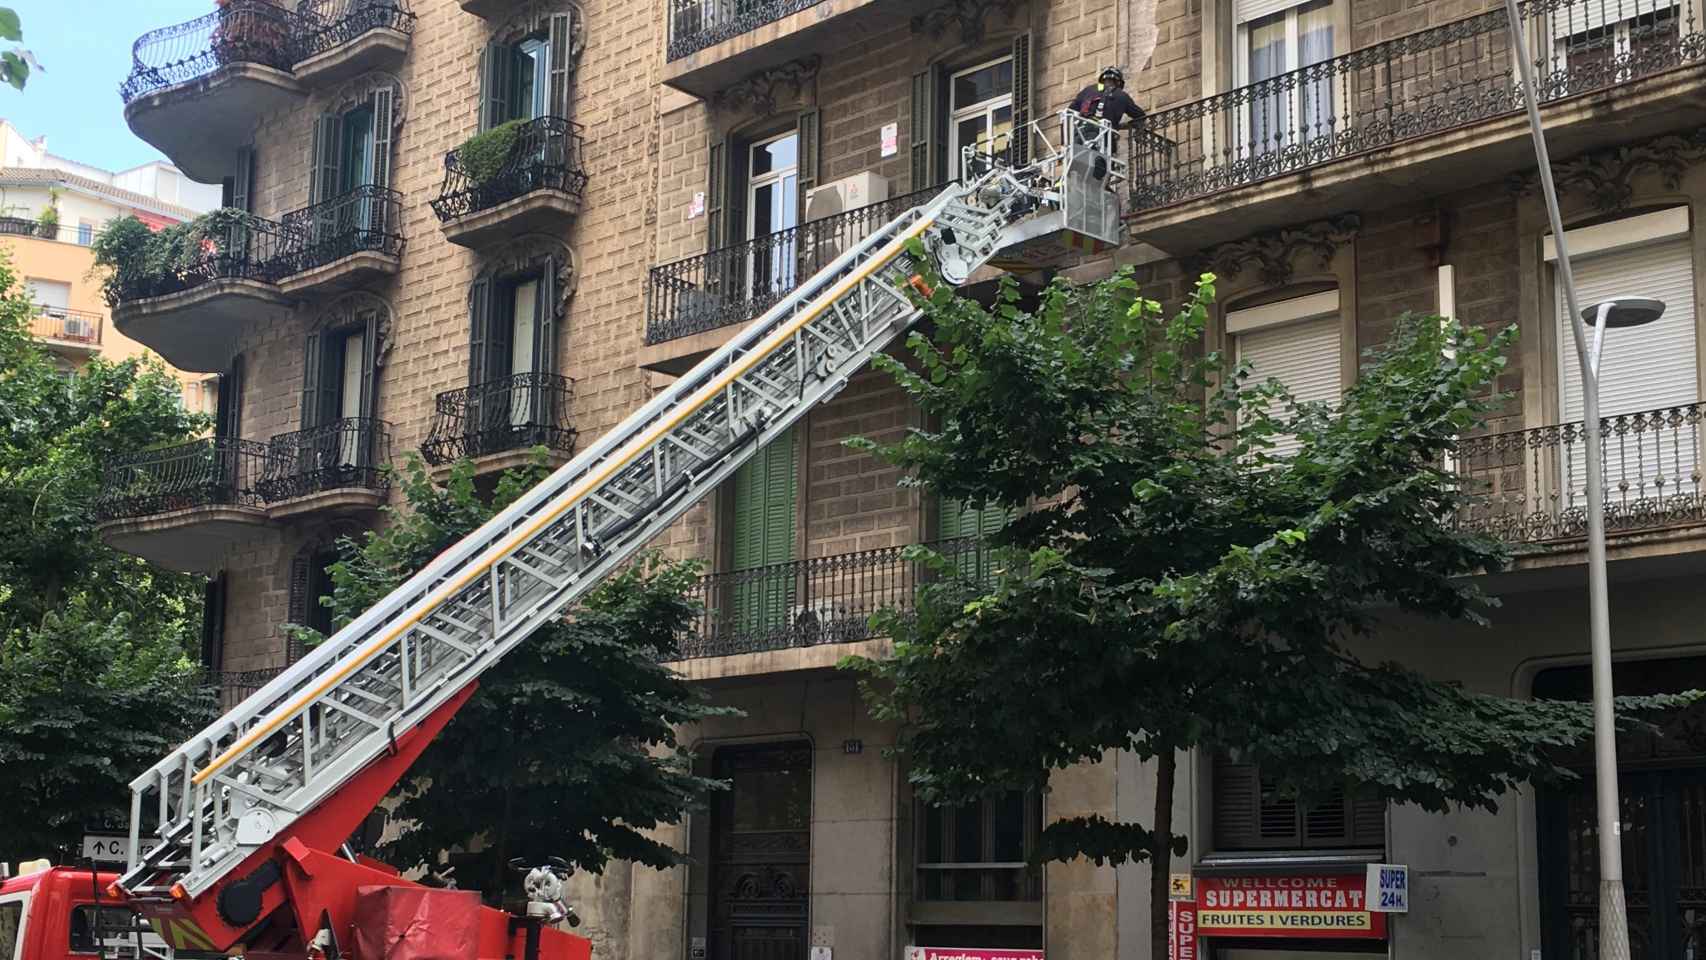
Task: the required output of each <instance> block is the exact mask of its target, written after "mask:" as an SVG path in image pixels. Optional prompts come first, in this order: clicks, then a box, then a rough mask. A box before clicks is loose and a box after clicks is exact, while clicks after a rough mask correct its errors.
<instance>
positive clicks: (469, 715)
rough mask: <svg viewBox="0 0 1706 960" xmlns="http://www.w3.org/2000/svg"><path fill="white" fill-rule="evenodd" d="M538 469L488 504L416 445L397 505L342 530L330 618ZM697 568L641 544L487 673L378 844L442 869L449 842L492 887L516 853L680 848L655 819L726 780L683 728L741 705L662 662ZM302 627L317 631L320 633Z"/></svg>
mask: <svg viewBox="0 0 1706 960" xmlns="http://www.w3.org/2000/svg"><path fill="white" fill-rule="evenodd" d="M543 475H544V472H543V470H542V469H539V468H532V469H527V470H512V471H509V472H508V473H506V474H505V475H504V476H503V477H502V478H501V479H500V480H499V482H498V484H497V487H496V490H495V493H494V495H493V496H492V497H491V499H490V502H489V503H488V502H486V501H484V500H482V498H481V497H480V496H479V495H478V493H477V492H476V489H475V486H474V479H473V468H472V465H471V464H469V463H467V462H463V463H461V464H458V465H457V466H456V467H455V468H453V470H452V472H451V475H450V476H449V478H448V479H447V480H446V482H445V483H444V484H443V485H438V484H435V483H433V481H432V480H431V478H430V477H429V476H428V474H427V472H426V468H425V467H424V466H423V465H422V464H421V462H420V460H419V459H418V458H415V457H410V459H409V460H408V462H407V463H406V464H405V465H404V467H403V469H402V470H401V471H400V474H399V477H398V479H399V480H400V482H401V486H402V493H403V498H402V499H403V503H402V504H401V505H400V506H398V507H393V508H389V509H388V513H389V517H388V522H387V523H386V524H385V525H384V527H383V529H381V530H378V531H376V532H370V533H367V534H365V535H364V536H363V538H362V540H361V542H360V543H355V542H352V541H350V540H347V539H346V540H345V541H344V542H343V543H342V544H340V546H341V548H342V553H343V559H342V560H340V561H339V562H338V563H336V564H334V565H333V566H332V568H331V572H332V581H333V585H334V591H333V595H332V596H331V597H328V598H327V601H328V603H329V606H330V607H331V608H332V610H333V613H334V623H335V624H336V625H338V626H340V627H341V626H342V625H343V624H345V623H348V622H349V621H350V620H351V619H352V618H354V617H355V616H357V615H359V614H360V613H361V612H362V611H364V610H366V609H367V608H368V607H370V606H372V605H373V604H374V603H375V602H377V601H378V600H379V599H380V598H382V597H383V596H385V594H386V593H387V592H389V591H390V590H391V589H392V588H394V587H395V586H397V585H398V584H400V583H402V582H403V580H405V579H407V578H408V577H409V576H411V575H413V574H414V573H415V572H416V571H417V570H419V569H420V568H421V567H422V566H424V565H425V564H426V563H427V562H428V561H430V560H432V559H433V558H434V557H436V556H437V555H438V554H439V553H440V552H442V551H443V550H444V549H446V548H447V547H449V546H451V545H452V544H454V543H455V542H456V541H458V540H459V539H461V538H462V537H463V536H465V535H466V534H468V533H470V532H471V531H473V530H474V529H475V528H476V527H478V526H479V525H480V524H481V523H483V522H484V521H485V520H487V519H488V518H490V517H491V516H492V515H493V514H495V513H496V512H498V511H499V510H501V509H503V508H504V507H505V506H507V505H508V504H509V503H511V502H513V501H514V500H515V498H516V497H518V496H520V495H521V494H522V493H523V492H525V491H526V490H527V489H528V488H529V487H531V486H533V485H534V484H535V483H537V482H538V481H539V480H540V479H541V478H542V477H543ZM696 576H697V566H696V565H694V564H691V563H667V562H664V561H662V560H659V559H658V558H656V557H644V558H641V559H640V560H639V561H637V562H636V563H634V564H633V565H631V566H629V567H628V568H626V569H625V570H624V571H622V572H621V573H619V574H617V575H615V576H613V577H611V578H609V579H608V580H607V581H606V582H605V583H604V584H602V585H600V586H599V587H598V588H597V589H596V590H594V591H593V592H592V593H591V594H590V595H589V596H588V597H587V598H586V599H585V600H584V601H583V602H582V604H581V605H580V607H579V608H578V609H577V610H576V611H575V613H574V615H573V617H572V618H570V619H565V620H563V621H561V622H558V623H554V624H552V625H550V626H547V627H545V628H543V629H540V630H539V631H537V632H536V633H534V634H533V636H531V637H530V638H528V640H527V641H526V642H524V643H522V644H521V645H520V646H518V647H517V648H515V649H514V650H513V651H511V652H510V654H509V655H508V656H507V657H506V658H505V659H504V660H503V661H502V662H501V663H499V664H498V665H497V666H495V667H493V668H492V669H491V670H490V671H488V672H487V673H486V674H485V675H484V676H482V677H481V678H480V687H479V690H478V691H477V692H476V693H475V694H474V696H473V697H472V698H470V699H469V701H468V703H467V705H466V706H464V707H463V708H462V710H461V712H460V713H459V714H458V715H457V716H456V718H455V719H453V720H452V721H451V722H450V724H449V725H448V726H447V727H446V728H445V730H444V732H442V733H441V734H439V736H438V739H437V740H435V741H434V742H433V744H432V746H430V747H428V748H427V751H426V753H424V754H423V755H422V756H421V759H420V761H419V762H418V763H417V764H416V765H415V767H414V769H413V770H412V771H411V777H410V779H409V780H407V781H406V782H405V783H403V784H402V785H400V786H399V788H398V790H397V791H396V793H395V795H394V796H393V800H394V801H395V803H394V806H392V807H391V809H389V811H388V814H389V818H390V823H391V825H392V827H393V831H394V833H395V836H394V837H392V838H391V839H389V840H388V841H387V842H386V843H385V844H383V846H382V850H381V852H382V855H384V856H385V857H386V858H387V859H389V860H391V861H392V862H393V863H396V864H398V865H399V866H409V867H412V866H416V865H422V866H428V867H431V868H433V869H435V870H436V869H438V868H439V865H440V864H442V863H444V862H445V857H446V855H447V852H449V851H455V852H456V854H455V863H454V865H455V866H456V880H457V883H458V884H459V885H460V886H462V887H464V888H470V889H479V890H481V891H482V892H483V893H484V894H485V896H486V898H487V899H488V900H490V901H493V902H497V901H498V900H500V899H502V897H503V894H504V892H505V891H506V889H510V888H516V887H518V886H519V883H518V881H519V879H520V878H519V876H518V875H516V874H515V873H514V872H513V871H511V870H510V869H509V867H508V866H507V864H508V862H509V860H510V859H511V858H513V857H524V858H526V859H527V860H528V861H529V862H532V863H539V862H543V861H544V858H545V857H548V856H558V857H562V858H563V859H565V860H567V861H568V862H569V863H570V864H572V865H573V866H575V867H576V868H578V869H582V870H587V871H590V872H594V873H597V872H600V871H602V870H603V868H604V866H605V864H606V863H608V862H609V861H610V860H611V859H621V860H631V861H635V862H639V863H644V864H647V865H649V866H653V867H659V868H662V867H668V866H673V865H675V864H678V863H681V862H682V861H683V856H682V854H681V853H679V852H677V851H675V850H673V849H671V848H670V847H669V846H668V845H666V844H663V843H660V842H659V841H657V840H656V839H654V838H653V837H651V836H648V835H647V831H649V830H652V829H654V828H657V827H661V826H665V825H669V824H675V823H679V822H680V821H681V818H682V816H683V815H684V814H685V813H686V812H687V810H688V809H690V808H692V807H694V806H696V805H699V804H701V803H702V802H703V800H704V797H705V796H706V794H707V793H708V792H709V791H711V790H714V789H718V788H720V787H721V786H722V785H721V784H720V783H719V782H718V781H715V780H710V779H706V778H703V777H699V776H696V775H694V773H693V765H692V761H693V758H692V756H691V755H690V754H689V753H687V751H686V750H684V749H683V748H682V745H681V744H680V743H678V742H677V739H676V728H677V725H680V724H690V723H695V722H697V721H699V720H702V719H705V718H707V717H711V716H722V715H727V714H729V713H730V712H731V711H728V710H725V709H721V708H715V707H712V706H710V705H708V704H707V703H706V700H705V695H704V693H703V692H702V691H700V690H699V689H698V688H696V687H694V686H693V685H691V684H689V683H688V682H687V681H685V680H683V679H681V678H680V677H678V676H676V675H675V674H674V673H673V672H671V671H670V670H669V669H668V668H667V667H665V666H664V665H663V663H662V662H661V661H662V660H665V659H670V656H669V655H670V654H672V653H673V652H674V651H675V650H676V649H677V640H678V638H679V637H680V636H681V634H682V633H683V632H684V631H685V630H686V629H687V628H688V626H689V625H690V623H691V622H692V620H693V617H694V615H695V613H696V609H695V607H694V606H693V604H692V603H690V602H689V601H688V600H686V599H685V598H686V596H687V591H688V588H689V587H690V586H692V584H693V580H694V578H695V577H696ZM297 629H299V630H301V628H297ZM301 632H302V633H304V634H305V635H306V640H307V641H308V642H309V643H310V644H312V643H314V642H317V641H318V639H319V637H318V635H316V634H314V633H313V632H312V631H307V630H301Z"/></svg>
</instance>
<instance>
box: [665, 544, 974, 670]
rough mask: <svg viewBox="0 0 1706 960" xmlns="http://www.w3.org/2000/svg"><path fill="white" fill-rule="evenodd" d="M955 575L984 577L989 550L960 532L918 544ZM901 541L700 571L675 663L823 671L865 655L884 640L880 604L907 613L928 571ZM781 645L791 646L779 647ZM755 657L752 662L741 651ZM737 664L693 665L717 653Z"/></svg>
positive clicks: (715, 667) (681, 666)
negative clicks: (693, 612) (694, 613)
mask: <svg viewBox="0 0 1706 960" xmlns="http://www.w3.org/2000/svg"><path fill="white" fill-rule="evenodd" d="M927 546H929V547H930V548H931V549H933V550H935V551H936V552H937V553H939V554H941V555H943V556H944V557H947V558H948V559H949V560H950V561H951V563H952V564H953V566H954V567H955V568H956V570H957V573H958V575H960V576H964V577H969V578H972V579H974V580H976V581H978V582H985V581H987V580H988V579H989V578H990V577H991V576H993V573H994V570H995V557H994V551H993V549H992V548H991V547H990V546H989V545H988V544H987V543H984V542H983V541H981V540H978V539H976V538H972V537H965V538H960V539H954V540H942V541H937V542H935V543H931V544H927ZM905 549H906V548H905V547H881V548H878V549H875V550H861V551H859V552H857V553H845V554H839V555H836V556H829V557H817V558H814V559H811V560H799V561H795V562H792V563H778V564H772V565H770V566H765V567H754V568H752V569H749V570H736V571H732V572H729V573H715V574H711V575H709V576H705V577H701V578H700V579H699V582H698V584H697V585H696V586H695V587H694V589H693V590H692V591H691V593H690V595H689V596H690V598H691V599H692V600H693V601H694V602H695V603H697V604H698V605H699V606H700V608H701V610H700V614H699V618H698V620H697V622H695V623H694V624H693V625H692V626H691V627H689V628H688V635H687V637H686V638H685V639H684V640H683V641H682V644H681V652H680V656H679V661H678V669H679V670H681V671H682V672H683V673H685V674H687V675H688V676H690V677H693V678H695V679H710V678H712V677H717V676H734V675H740V674H752V673H771V672H776V671H778V670H781V669H827V668H830V667H834V666H835V664H836V662H837V661H839V660H840V658H841V657H843V656H846V655H847V654H849V653H855V652H858V653H875V652H882V651H877V650H873V649H872V648H871V647H870V646H869V644H870V642H871V641H882V640H885V639H886V638H882V637H879V636H877V635H876V634H875V633H873V632H872V630H871V626H870V619H871V615H872V614H874V613H876V612H878V611H880V610H897V611H900V612H901V613H909V612H911V611H912V609H913V603H914V597H915V595H916V593H917V589H918V587H919V585H920V584H922V583H924V582H925V581H926V580H927V579H929V578H930V577H931V576H934V574H932V573H931V571H929V570H928V569H926V568H925V567H923V566H922V565H920V564H918V563H915V562H913V561H910V560H908V559H906V558H905V557H904V556H903V555H902V554H903V552H904V551H905ZM786 651H796V652H794V653H787V652H786ZM751 654H763V655H765V656H762V657H760V658H757V659H750V658H747V657H746V656H745V655H751ZM737 656H738V657H742V658H743V659H742V660H740V661H725V662H723V663H694V662H692V661H701V660H714V659H716V658H723V657H737Z"/></svg>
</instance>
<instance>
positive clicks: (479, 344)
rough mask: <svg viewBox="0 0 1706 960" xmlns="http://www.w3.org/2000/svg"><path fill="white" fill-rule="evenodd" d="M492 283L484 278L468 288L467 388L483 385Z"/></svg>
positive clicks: (489, 329) (489, 326) (488, 336)
mask: <svg viewBox="0 0 1706 960" xmlns="http://www.w3.org/2000/svg"><path fill="white" fill-rule="evenodd" d="M491 287H492V282H491V281H490V280H488V279H486V278H485V277H481V278H480V279H478V280H475V281H474V282H473V283H472V284H470V285H469V287H468V321H469V322H468V386H470V387H472V386H474V385H476V384H480V383H484V382H485V377H486V343H487V340H488V339H489V338H490V336H491V299H492V298H491V294H490V290H491Z"/></svg>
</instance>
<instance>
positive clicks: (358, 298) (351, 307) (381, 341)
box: [308, 290, 391, 368]
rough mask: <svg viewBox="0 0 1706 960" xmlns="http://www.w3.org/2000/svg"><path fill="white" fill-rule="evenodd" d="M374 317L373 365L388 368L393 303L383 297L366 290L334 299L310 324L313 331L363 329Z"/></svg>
mask: <svg viewBox="0 0 1706 960" xmlns="http://www.w3.org/2000/svg"><path fill="white" fill-rule="evenodd" d="M370 317H371V318H372V322H373V342H374V349H373V366H374V367H375V368H378V367H383V366H385V357H386V356H387V355H388V354H389V353H390V352H391V304H390V302H389V301H387V300H386V299H385V298H384V297H381V296H379V295H378V294H375V293H370V292H368V291H366V290H354V291H351V292H349V293H346V294H344V295H342V296H340V297H337V298H334V299H333V300H332V301H330V302H329V303H327V304H326V307H325V309H324V310H321V311H320V313H319V315H318V316H316V317H315V318H314V321H313V322H312V323H310V324H309V325H308V330H309V331H310V332H316V331H320V330H338V329H348V328H350V327H363V326H366V325H367V323H368V319H369V318H370Z"/></svg>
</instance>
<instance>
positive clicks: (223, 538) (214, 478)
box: [95, 437, 267, 573]
mask: <svg viewBox="0 0 1706 960" xmlns="http://www.w3.org/2000/svg"><path fill="white" fill-rule="evenodd" d="M266 463H267V448H266V445H265V444H261V443H256V442H254V441H252V440H238V439H236V438H234V437H210V438H206V439H202V440H192V441H190V442H189V443H182V444H178V445H177V446H172V447H166V448H163V449H160V450H145V451H142V452H140V453H135V454H130V455H128V456H125V457H121V458H119V459H116V460H114V461H113V462H111V463H109V464H107V465H106V467H105V468H104V470H103V471H102V476H101V489H100V494H99V496H98V498H97V499H96V502H95V516H96V519H97V520H98V521H100V528H99V529H100V535H101V539H102V540H103V541H105V542H106V543H107V545H108V546H110V547H113V548H114V549H117V550H123V551H124V552H126V553H133V554H136V555H137V556H139V557H142V558H143V559H145V560H147V561H149V562H150V563H153V564H156V565H158V566H162V567H165V568H167V569H168V570H178V571H182V572H186V573H211V572H213V571H214V570H216V569H218V567H219V565H220V563H221V561H222V558H223V557H224V554H225V549H226V548H227V547H229V546H230V545H231V544H233V543H236V542H237V541H240V540H242V539H244V538H246V537H249V536H252V535H253V534H254V533H255V532H256V531H257V530H259V529H261V528H263V527H265V526H266V524H267V515H266V510H265V509H264V508H263V506H262V503H261V497H260V494H259V493H257V492H256V491H255V483H256V481H257V480H259V479H260V477H261V476H262V475H263V473H264V471H265V469H266Z"/></svg>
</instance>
